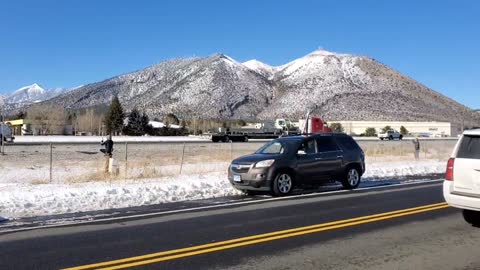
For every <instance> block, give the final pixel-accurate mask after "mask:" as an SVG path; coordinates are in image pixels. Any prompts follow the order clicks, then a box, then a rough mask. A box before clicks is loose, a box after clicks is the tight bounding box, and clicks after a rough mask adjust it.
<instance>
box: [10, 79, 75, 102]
mask: <svg viewBox="0 0 480 270" xmlns="http://www.w3.org/2000/svg"><path fill="white" fill-rule="evenodd" d="M67 91H68V89H64V88H53V89H44V88H43V87H41V86H40V85H38V84H36V83H34V84H32V85H28V86H24V87H22V88H20V89H18V90H16V91H15V92H13V93H12V94H9V95H7V96H6V97H5V103H7V104H23V105H25V104H31V103H36V102H41V101H45V100H48V99H50V98H53V97H56V96H58V95H61V94H63V93H65V92H67Z"/></svg>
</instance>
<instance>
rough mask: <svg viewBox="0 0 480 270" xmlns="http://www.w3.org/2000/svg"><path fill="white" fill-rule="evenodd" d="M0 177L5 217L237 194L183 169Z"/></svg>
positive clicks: (417, 166) (384, 169) (424, 167)
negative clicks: (110, 175) (71, 178)
mask: <svg viewBox="0 0 480 270" xmlns="http://www.w3.org/2000/svg"><path fill="white" fill-rule="evenodd" d="M444 170H445V162H444V161H434V160H425V161H418V162H415V161H411V162H405V161H402V162H388V163H385V162H372V163H370V164H367V171H366V173H365V175H364V179H365V180H369V181H381V180H382V179H384V178H388V177H401V176H410V175H426V174H432V173H443V172H444ZM2 180H3V181H1V183H0V193H1V194H2V196H0V216H1V217H7V218H11V219H15V218H21V217H33V216H43V215H53V214H64V213H74V212H83V211H93V210H103V209H114V208H123V207H133V206H141V205H151V204H160V203H168V202H175V201H185V200H198V199H206V198H215V197H223V196H230V195H236V194H240V192H239V191H237V190H236V189H234V188H232V187H231V185H230V183H229V182H228V180H227V178H226V173H225V172H224V171H223V172H213V173H202V174H189V175H180V176H170V177H163V178H156V179H143V180H126V181H125V180H112V181H97V182H93V181H92V182H82V183H53V184H38V183H37V184H35V183H18V182H17V183H15V181H13V179H12V181H8V180H6V179H2Z"/></svg>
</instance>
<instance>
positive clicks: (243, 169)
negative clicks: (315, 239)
mask: <svg viewBox="0 0 480 270" xmlns="http://www.w3.org/2000/svg"><path fill="white" fill-rule="evenodd" d="M364 172H365V155H364V153H363V150H362V149H361V148H360V147H359V146H358V144H357V143H356V142H355V140H353V138H352V137H350V136H348V135H346V134H344V133H321V134H315V135H311V136H287V137H282V138H279V139H276V140H273V141H271V142H269V143H267V144H266V145H264V146H263V147H261V148H260V149H259V150H258V151H256V152H255V153H253V154H251V155H246V156H243V157H240V158H237V159H234V160H233V161H232V163H231V165H230V166H229V169H228V179H229V181H230V183H231V184H232V185H233V186H234V187H235V188H237V189H239V190H242V191H244V192H246V193H247V194H252V193H254V192H256V191H268V192H271V193H273V195H276V196H281V195H287V194H289V193H290V192H291V191H292V189H293V188H294V187H295V186H300V185H302V184H320V183H323V182H325V181H331V180H338V181H340V182H341V183H342V185H343V186H344V187H345V188H347V189H354V188H357V187H358V185H359V184H360V178H361V177H362V175H363V173H364Z"/></svg>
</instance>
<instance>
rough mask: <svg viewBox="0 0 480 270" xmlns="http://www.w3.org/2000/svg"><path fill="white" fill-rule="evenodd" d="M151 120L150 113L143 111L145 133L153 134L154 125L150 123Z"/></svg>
mask: <svg viewBox="0 0 480 270" xmlns="http://www.w3.org/2000/svg"><path fill="white" fill-rule="evenodd" d="M149 122H150V118H148V115H147V114H146V113H145V112H143V114H142V127H143V131H144V133H147V134H152V133H153V127H152V125H150V124H149Z"/></svg>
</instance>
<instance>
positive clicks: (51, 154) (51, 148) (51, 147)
mask: <svg viewBox="0 0 480 270" xmlns="http://www.w3.org/2000/svg"><path fill="white" fill-rule="evenodd" d="M52 166H53V144H52V143H50V183H51V182H52Z"/></svg>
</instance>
